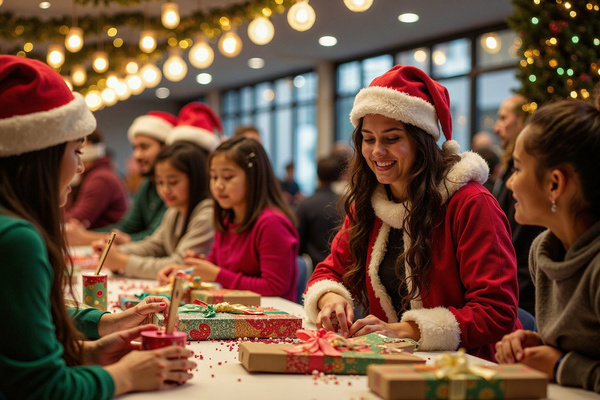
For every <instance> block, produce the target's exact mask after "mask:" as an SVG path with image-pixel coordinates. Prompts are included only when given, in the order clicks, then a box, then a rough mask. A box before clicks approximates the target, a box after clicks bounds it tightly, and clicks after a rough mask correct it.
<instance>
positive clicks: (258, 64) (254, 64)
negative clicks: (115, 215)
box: [248, 57, 265, 69]
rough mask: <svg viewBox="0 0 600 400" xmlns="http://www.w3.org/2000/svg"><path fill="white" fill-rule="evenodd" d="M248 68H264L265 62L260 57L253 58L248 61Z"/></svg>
mask: <svg viewBox="0 0 600 400" xmlns="http://www.w3.org/2000/svg"><path fill="white" fill-rule="evenodd" d="M248 66H249V67H250V68H252V69H261V68H263V67H264V66H265V60H263V59H262V58H260V57H254V58H251V59H249V60H248Z"/></svg>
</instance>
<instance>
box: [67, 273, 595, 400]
mask: <svg viewBox="0 0 600 400" xmlns="http://www.w3.org/2000/svg"><path fill="white" fill-rule="evenodd" d="M108 285H109V286H108V291H109V295H108V300H109V305H112V306H114V305H116V300H117V298H118V294H119V292H123V291H125V292H129V293H131V292H133V293H136V292H139V291H140V290H141V289H142V288H143V287H145V286H155V285H156V282H154V281H150V280H139V279H125V278H112V279H111V278H109V284H108ZM80 286H81V280H80V279H79V280H78V285H77V286H76V288H75V291H76V293H78V294H80V293H81V289H80ZM261 305H262V306H270V307H276V308H278V309H280V310H283V311H287V312H288V313H290V314H293V315H297V316H300V317H303V318H304V317H305V314H304V310H303V308H302V307H301V306H300V305H298V304H296V303H293V302H291V301H288V300H285V299H282V298H278V297H263V298H262V302H261ZM303 325H304V327H305V328H312V329H314V325H312V324H309V323H307V321H306V319H304V323H303ZM190 343H191V344H190V345H189V346H188V348H190V349H191V350H193V351H194V353H195V357H196V360H195V361H196V363H197V364H198V365H197V368H196V369H195V370H194V371H193V374H194V377H193V379H191V380H190V381H188V383H186V384H185V385H182V386H180V387H178V388H176V389H172V390H170V391H166V392H165V391H159V392H143V393H132V394H127V395H124V396H120V397H119V398H127V399H166V398H177V399H178V400H185V399H193V400H198V399H210V400H212V399H218V400H251V399H257V400H283V399H286V400H287V399H290V400H292V399H309V400H312V399H323V400H334V399H348V400H381V398H380V397H379V396H377V395H375V394H374V393H372V392H371V391H370V390H369V388H368V385H367V378H366V376H347V375H323V376H316V377H313V376H311V375H298V374H271V373H250V372H247V371H246V369H245V368H244V367H243V366H242V365H241V364H240V363H239V361H238V359H237V358H238V344H239V341H235V340H232V341H220V340H217V341H192V342H190ZM415 354H416V355H418V356H420V357H422V358H424V359H425V360H427V362H428V363H432V362H433V359H434V358H435V357H436V356H437V355H439V354H440V352H416V353H415ZM201 358H202V359H201ZM469 360H470V361H471V362H473V363H477V364H488V365H491V364H492V363H490V362H488V361H485V360H482V359H479V358H477V357H473V356H469ZM548 395H549V397H548V398H549V399H554V400H559V399H560V400H563V399H564V400H571V399H575V400H577V399H595V400H600V395H598V394H596V393H593V392H590V391H585V390H581V389H574V388H566V387H561V386H559V385H555V384H550V385H549V387H548Z"/></svg>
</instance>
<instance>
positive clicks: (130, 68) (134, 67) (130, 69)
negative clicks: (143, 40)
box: [125, 60, 140, 74]
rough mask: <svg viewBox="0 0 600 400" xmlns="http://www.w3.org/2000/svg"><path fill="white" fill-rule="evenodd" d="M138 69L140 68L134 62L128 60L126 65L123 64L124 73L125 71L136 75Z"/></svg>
mask: <svg viewBox="0 0 600 400" xmlns="http://www.w3.org/2000/svg"><path fill="white" fill-rule="evenodd" d="M139 69H140V66H139V64H138V63H137V61H135V60H129V61H127V64H125V71H127V73H128V74H137V72H138V71H139Z"/></svg>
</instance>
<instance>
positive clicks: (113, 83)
mask: <svg viewBox="0 0 600 400" xmlns="http://www.w3.org/2000/svg"><path fill="white" fill-rule="evenodd" d="M118 84H119V78H118V77H117V75H116V74H108V76H107V77H106V86H108V87H109V88H111V89H116V88H117V85H118Z"/></svg>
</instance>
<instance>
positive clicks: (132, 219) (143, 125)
mask: <svg viewBox="0 0 600 400" xmlns="http://www.w3.org/2000/svg"><path fill="white" fill-rule="evenodd" d="M175 123H176V117H175V116H174V115H171V114H169V113H166V112H162V111H150V112H149V113H148V114H146V115H142V116H139V117H137V118H136V119H135V120H134V121H133V123H132V124H131V126H130V127H129V130H128V132H127V137H128V138H129V141H130V142H131V144H132V145H133V157H134V158H135V161H136V162H137V163H138V165H139V167H140V171H141V173H142V175H143V176H144V177H145V178H146V179H145V181H144V182H142V184H141V185H140V187H139V188H138V191H137V193H136V196H135V199H134V202H133V205H132V207H131V209H130V210H129V212H128V213H127V214H126V215H125V217H124V218H123V219H122V220H121V221H119V222H118V223H117V224H115V225H110V226H107V227H104V228H100V229H99V230H98V231H97V232H96V231H89V230H87V229H85V227H84V226H83V225H82V224H78V223H75V222H74V221H70V222H69V223H68V224H67V229H66V231H67V238H68V241H69V244H70V245H71V246H75V245H89V244H91V243H92V242H93V241H95V240H101V239H103V238H104V237H105V236H106V232H110V231H115V232H117V236H116V238H115V244H124V243H129V242H131V241H136V240H141V239H143V238H145V237H147V236H149V235H151V234H152V233H153V232H154V231H155V230H156V228H158V226H159V225H160V223H161V221H162V218H163V214H164V213H165V211H166V209H167V207H166V206H165V204H164V203H163V201H162V200H161V198H160V196H159V195H158V193H157V191H156V184H155V183H154V161H155V159H156V156H157V155H158V153H159V152H160V151H161V150H162V149H163V147H164V146H165V142H166V140H167V137H168V136H169V134H170V133H171V129H173V127H174V126H175Z"/></svg>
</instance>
